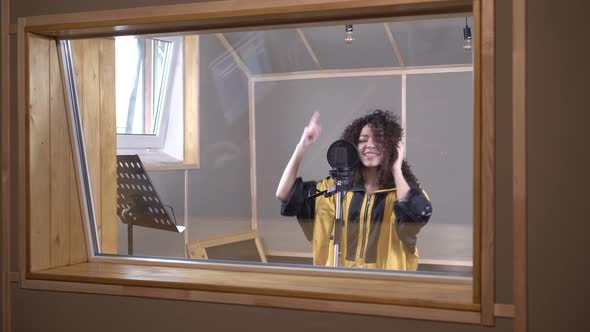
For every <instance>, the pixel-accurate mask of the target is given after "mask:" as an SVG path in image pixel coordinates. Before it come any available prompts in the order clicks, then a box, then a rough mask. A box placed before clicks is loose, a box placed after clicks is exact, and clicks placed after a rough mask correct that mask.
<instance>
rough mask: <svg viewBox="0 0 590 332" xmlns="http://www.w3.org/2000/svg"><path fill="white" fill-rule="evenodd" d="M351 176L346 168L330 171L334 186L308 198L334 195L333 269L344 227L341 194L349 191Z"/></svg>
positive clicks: (336, 263) (338, 255)
mask: <svg viewBox="0 0 590 332" xmlns="http://www.w3.org/2000/svg"><path fill="white" fill-rule="evenodd" d="M351 174H352V172H351V170H350V169H347V168H345V169H332V170H330V175H331V176H332V177H333V178H334V183H335V184H334V185H333V186H331V187H330V188H328V189H326V190H323V191H320V192H318V193H316V194H314V195H310V196H308V198H315V197H317V196H320V195H324V197H330V196H332V195H334V194H336V215H335V217H334V228H333V230H332V232H333V240H334V267H338V264H339V262H340V242H341V239H342V226H343V225H344V219H343V218H342V202H343V199H344V195H343V192H345V191H347V190H348V189H350V175H351Z"/></svg>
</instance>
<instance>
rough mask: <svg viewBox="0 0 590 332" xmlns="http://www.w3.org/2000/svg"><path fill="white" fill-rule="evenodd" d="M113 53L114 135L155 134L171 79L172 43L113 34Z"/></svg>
mask: <svg viewBox="0 0 590 332" xmlns="http://www.w3.org/2000/svg"><path fill="white" fill-rule="evenodd" d="M115 54H116V63H115V68H116V110H117V134H133V135H158V133H159V128H160V125H161V120H162V112H163V111H164V100H165V96H166V93H167V90H166V88H167V86H168V81H169V80H170V63H171V61H172V43H171V42H170V41H166V40H160V39H152V38H146V37H136V36H123V37H115ZM146 98H147V99H146Z"/></svg>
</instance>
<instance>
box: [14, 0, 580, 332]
mask: <svg viewBox="0 0 590 332" xmlns="http://www.w3.org/2000/svg"><path fill="white" fill-rule="evenodd" d="M176 2H181V1H176ZM166 3H167V2H166V1H162V0H133V1H131V0H126V1H121V0H117V1H114V0H109V1H101V2H82V1H72V0H56V1H53V2H52V4H51V6H47V5H46V3H45V2H44V1H40V0H26V1H25V0H21V1H11V12H12V20H13V22H16V18H17V17H19V16H27V15H40V14H56V13H66V12H72V11H79V10H88V9H112V8H123V7H132V6H140V5H153V4H166ZM496 4H497V11H496V15H497V18H496V32H497V45H496V51H497V61H496V79H497V83H496V88H497V90H496V91H497V95H496V106H497V107H496V120H497V132H498V136H497V140H496V143H497V148H496V152H497V161H496V166H497V176H496V185H497V193H496V230H497V234H496V240H497V241H496V254H497V256H496V268H497V273H496V278H495V280H496V286H497V292H496V294H497V301H498V302H499V303H510V302H511V279H510V275H511V264H512V255H511V241H512V240H511V219H510V218H511V198H510V190H511V166H510V165H511V148H510V135H511V120H510V108H511V27H510V22H511V15H512V13H511V1H508V0H497V1H496ZM587 12H588V3H587V2H586V1H583V0H572V1H570V2H567V3H565V4H564V3H559V2H555V1H551V0H536V1H528V7H527V16H528V23H527V38H528V51H529V53H528V59H527V60H528V66H527V69H528V75H527V76H528V77H527V79H528V84H529V86H528V99H527V102H528V107H529V113H528V118H527V125H528V129H529V132H528V140H529V141H528V142H529V143H528V148H529V154H528V156H527V157H528V158H529V166H528V172H529V175H528V181H529V182H528V189H529V195H530V196H529V200H528V207H529V232H528V234H529V254H528V258H529V279H528V282H529V290H530V297H529V301H530V307H529V314H530V316H529V319H530V330H531V331H535V332H550V331H551V332H553V331H566V330H570V331H581V330H584V329H585V326H588V325H589V324H590V316H589V315H588V314H587V298H588V296H589V291H588V282H587V280H588V275H587V272H586V271H587V268H586V266H585V265H586V264H585V262H587V261H588V260H589V259H590V257H589V256H590V255H589V252H590V251H589V250H587V248H586V246H584V244H586V243H587V234H589V233H590V229H589V228H590V226H589V223H588V222H587V217H585V216H587V215H588V214H589V212H590V211H588V210H589V205H588V204H587V202H586V201H587V199H586V198H587V196H588V195H587V187H588V185H589V183H588V175H587V169H588V157H587V155H586V154H583V153H580V152H581V151H586V149H585V145H586V142H587V139H585V138H584V137H583V136H582V133H587V132H589V130H588V129H589V128H588V123H590V119H589V117H590V116H589V113H588V112H587V111H586V110H587V100H586V98H585V97H586V95H587V91H586V87H587V84H586V80H587V77H588V76H589V73H588V71H589V68H590V67H589V65H588V61H587V60H586V56H585V55H586V54H587V52H588V45H587V43H584V40H585V38H586V36H585V31H586V28H587V18H586V13H587ZM549 22H550V23H549ZM15 39H16V37H15V36H11V41H12V46H11V49H12V55H11V56H12V58H13V59H14V58H15V56H16V53H15V50H16V47H15V43H14V41H15ZM11 68H15V66H11ZM14 77H16V76H13V78H14ZM11 82H12V83H13V84H12V88H11V89H12V90H11V91H12V92H11V96H12V100H13V101H14V100H15V99H16V89H15V84H16V79H12V80H11ZM13 105H15V104H14V102H13ZM12 110H13V112H12V114H13V117H12V119H11V120H12V124H13V125H14V126H16V122H15V121H16V116H14V115H15V114H16V108H15V107H13V108H12ZM574 137H575V138H581V139H578V140H573V139H572V138H574ZM11 139H12V142H16V137H15V136H14V135H13V136H12V137H11ZM14 146H16V144H14ZM15 162H16V160H15V159H13V164H12V166H13V170H16V168H15V167H16V163H15ZM555 166H560V167H562V169H563V170H562V171H561V172H556V169H555ZM556 173H558V174H556ZM13 183H14V182H13ZM16 189H17V188H16V186H14V187H13V191H12V192H13V193H16V192H17V191H16ZM564 209H567V211H568V212H567V213H566V215H567V216H565V217H564V216H563V211H564ZM16 218H17V216H16V215H15V216H14V218H13V223H12V226H11V229H12V230H13V236H12V239H17V237H16V231H15V230H16V220H17V219H16ZM15 242H16V241H13V248H14V249H13V250H12V253H13V254H12V261H13V269H14V271H16V265H15V264H14V262H16V250H15V249H16V247H15V246H14V243H15ZM12 299H13V308H12V309H13V315H12V321H13V327H14V331H37V330H44V331H60V332H66V331H80V330H85V331H105V330H110V331H129V330H142V331H162V330H179V331H184V330H194V329H197V328H205V329H211V330H217V331H234V330H235V329H236V328H244V327H245V326H248V327H251V328H252V329H256V330H257V331H275V330H277V329H279V328H280V329H281V330H286V331H289V330H291V331H301V330H306V331H330V330H333V331H358V330H360V329H363V330H365V329H366V330H375V331H378V330H385V329H388V330H389V329H393V328H395V329H400V330H404V331H426V332H428V331H436V332H450V331H453V332H462V331H470V332H476V331H481V332H483V331H486V332H488V331H494V332H499V331H511V330H512V323H511V321H510V320H504V319H500V320H498V321H497V325H496V327H493V328H484V327H480V326H475V325H464V324H451V323H439V322H423V321H415V320H406V319H395V318H380V317H370V316H359V315H346V314H332V313H321V312H304V311H298V310H283V309H270V308H260V307H248V306H237V305H236V306H234V305H219V304H207V303H194V302H185V301H164V300H153V299H140V298H132V297H121V296H101V295H87V294H69V293H59V292H45V291H30V290H21V289H18V288H13V290H12ZM32 315H34V319H33V317H32Z"/></svg>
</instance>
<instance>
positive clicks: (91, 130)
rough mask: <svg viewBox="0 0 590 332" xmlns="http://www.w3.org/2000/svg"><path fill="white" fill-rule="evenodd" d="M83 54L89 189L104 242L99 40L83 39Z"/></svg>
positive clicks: (83, 102) (84, 123) (84, 117)
mask: <svg viewBox="0 0 590 332" xmlns="http://www.w3.org/2000/svg"><path fill="white" fill-rule="evenodd" d="M82 48H83V49H84V54H83V56H82V67H83V73H84V74H83V75H82V77H81V82H82V91H83V92H82V96H83V97H82V98H80V99H79V106H80V113H82V114H83V116H82V131H83V133H84V147H85V149H86V161H87V165H88V172H89V176H90V189H91V192H92V199H93V203H94V216H95V218H96V219H95V220H96V229H97V233H98V239H99V242H100V241H102V240H101V239H102V234H101V230H102V223H101V210H100V207H101V197H100V69H99V59H100V56H99V50H100V43H99V41H98V40H97V39H86V40H82Z"/></svg>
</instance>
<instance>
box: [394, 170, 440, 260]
mask: <svg viewBox="0 0 590 332" xmlns="http://www.w3.org/2000/svg"><path fill="white" fill-rule="evenodd" d="M408 184H409V185H410V192H409V193H408V196H407V197H406V198H405V199H404V200H403V201H397V202H395V203H394V204H393V211H394V212H395V216H396V221H395V226H396V231H397V235H398V238H399V239H400V240H401V241H402V242H403V243H404V245H405V246H406V249H408V250H409V251H410V252H412V253H413V252H415V250H416V241H417V235H418V232H419V231H420V229H421V228H422V227H423V226H424V225H426V223H427V222H428V220H429V219H430V216H431V215H432V204H431V203H430V200H428V198H426V195H425V194H424V192H423V191H422V189H421V188H420V187H419V186H418V184H417V183H415V182H410V183H408Z"/></svg>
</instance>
